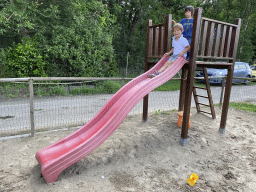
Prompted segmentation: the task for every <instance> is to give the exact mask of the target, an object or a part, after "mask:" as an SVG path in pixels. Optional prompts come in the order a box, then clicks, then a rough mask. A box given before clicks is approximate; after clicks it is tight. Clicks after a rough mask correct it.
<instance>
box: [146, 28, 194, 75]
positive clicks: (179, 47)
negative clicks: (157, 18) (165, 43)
mask: <svg viewBox="0 0 256 192" xmlns="http://www.w3.org/2000/svg"><path fill="white" fill-rule="evenodd" d="M182 32H183V26H182V25H181V24H180V23H177V24H175V25H174V26H173V34H174V36H173V38H172V47H173V48H172V49H171V50H170V51H169V52H167V53H165V55H170V54H171V53H173V55H172V56H171V57H170V58H169V59H168V61H167V62H166V63H165V64H164V66H163V67H162V68H161V69H160V70H159V71H155V73H154V74H150V75H148V77H150V78H152V77H155V76H156V75H159V74H160V73H162V72H163V71H164V70H165V69H166V68H168V67H169V66H171V65H172V64H173V63H174V61H175V60H176V59H177V58H178V57H184V58H186V57H187V52H188V51H189V49H190V46H189V43H188V40H187V39H186V38H184V37H183V35H182Z"/></svg>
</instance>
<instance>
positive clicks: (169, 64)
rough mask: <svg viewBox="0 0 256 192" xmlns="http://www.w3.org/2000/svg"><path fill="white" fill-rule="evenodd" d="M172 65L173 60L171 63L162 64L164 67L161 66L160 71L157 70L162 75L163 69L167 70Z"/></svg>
mask: <svg viewBox="0 0 256 192" xmlns="http://www.w3.org/2000/svg"><path fill="white" fill-rule="evenodd" d="M173 63H174V60H172V61H167V62H166V63H165V64H164V66H163V67H162V68H161V69H159V72H160V73H162V72H163V71H164V70H165V69H167V68H168V67H169V66H171V65H172V64H173Z"/></svg>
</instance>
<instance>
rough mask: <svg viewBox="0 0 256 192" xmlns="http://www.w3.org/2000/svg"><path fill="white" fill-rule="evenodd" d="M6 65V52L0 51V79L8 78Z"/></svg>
mask: <svg viewBox="0 0 256 192" xmlns="http://www.w3.org/2000/svg"><path fill="white" fill-rule="evenodd" d="M5 63H6V52H5V51H4V49H0V77H2V78H5V77H7V75H6V72H5Z"/></svg>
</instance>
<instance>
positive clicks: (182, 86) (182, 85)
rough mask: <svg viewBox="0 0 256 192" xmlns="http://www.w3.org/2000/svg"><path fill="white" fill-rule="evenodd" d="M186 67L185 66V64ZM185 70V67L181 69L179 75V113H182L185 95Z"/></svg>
mask: <svg viewBox="0 0 256 192" xmlns="http://www.w3.org/2000/svg"><path fill="white" fill-rule="evenodd" d="M185 65H187V64H185ZM187 71H188V70H187V69H185V66H183V67H182V73H181V81H180V97H179V111H183V109H184V101H185V93H186V82H187V80H186V76H187Z"/></svg>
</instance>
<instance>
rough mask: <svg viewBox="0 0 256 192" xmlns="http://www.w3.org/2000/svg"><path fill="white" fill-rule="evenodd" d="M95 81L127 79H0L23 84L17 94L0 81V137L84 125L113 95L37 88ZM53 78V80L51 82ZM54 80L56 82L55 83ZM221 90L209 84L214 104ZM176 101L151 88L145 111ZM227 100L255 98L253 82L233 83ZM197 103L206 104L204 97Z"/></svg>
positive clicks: (166, 107)
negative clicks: (59, 91)
mask: <svg viewBox="0 0 256 192" xmlns="http://www.w3.org/2000/svg"><path fill="white" fill-rule="evenodd" d="M209 78H210V77H209ZM215 78H216V77H215ZM99 80H101V81H110V80H111V81H121V82H122V85H123V84H124V82H125V81H129V80H131V78H36V77H35V78H15V79H0V83H1V84H2V85H3V84H4V83H5V84H6V82H12V83H16V84H17V83H19V84H21V83H23V84H22V89H19V92H18V93H17V92H15V90H14V91H13V92H12V91H10V88H9V87H8V84H6V86H1V84H0V88H1V91H0V93H3V95H0V97H1V99H0V137H5V136H11V135H20V134H31V135H32V136H34V134H35V132H39V131H46V130H53V129H59V128H63V127H75V126H81V125H84V124H85V123H86V122H88V121H89V120H90V119H92V118H93V117H94V115H96V113H97V112H98V111H99V110H100V109H101V108H102V107H103V106H104V105H105V104H106V102H107V101H108V100H109V99H110V98H111V97H112V95H113V94H91V95H70V94H68V95H64V96H59V95H54V94H51V96H40V91H42V90H43V91H46V92H47V91H48V92H49V91H51V92H52V93H54V92H53V90H54V87H58V86H59V85H60V84H64V85H65V86H64V87H65V88H66V90H67V92H69V91H70V90H72V89H75V88H76V87H80V88H83V87H88V86H90V85H88V84H87V83H88V82H92V81H99ZM176 80H179V79H176ZM53 81H54V82H55V83H52V82H53ZM56 81H59V82H58V83H56ZM66 81H68V82H66ZM63 82H64V83H63ZM86 82H87V83H86ZM223 85H224V84H223ZM46 86H47V87H48V89H46V88H45V87H46ZM43 88H45V89H43ZM7 89H9V91H8V94H9V95H7V97H4V93H5V92H6V90H7ZM223 90H224V86H214V87H211V91H212V96H213V102H214V103H218V104H219V103H221V102H222V95H223ZM201 91H202V92H201ZM203 91H204V90H198V93H199V94H200V95H204V94H206V93H203ZM13 97H14V98H15V99H14V98H13ZM178 101H179V91H167V92H157V91H153V92H151V93H150V94H149V112H154V111H158V110H161V111H163V110H173V109H178ZM230 101H235V102H242V101H256V85H247V86H244V85H240V86H233V87H232V92H231V99H230ZM200 102H202V103H205V104H208V100H202V101H200ZM142 105H143V101H142V100H141V101H140V102H139V103H138V104H137V105H136V106H135V107H134V108H133V110H132V111H131V112H130V113H129V115H141V113H142V110H143V107H142ZM192 106H194V102H192Z"/></svg>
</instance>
